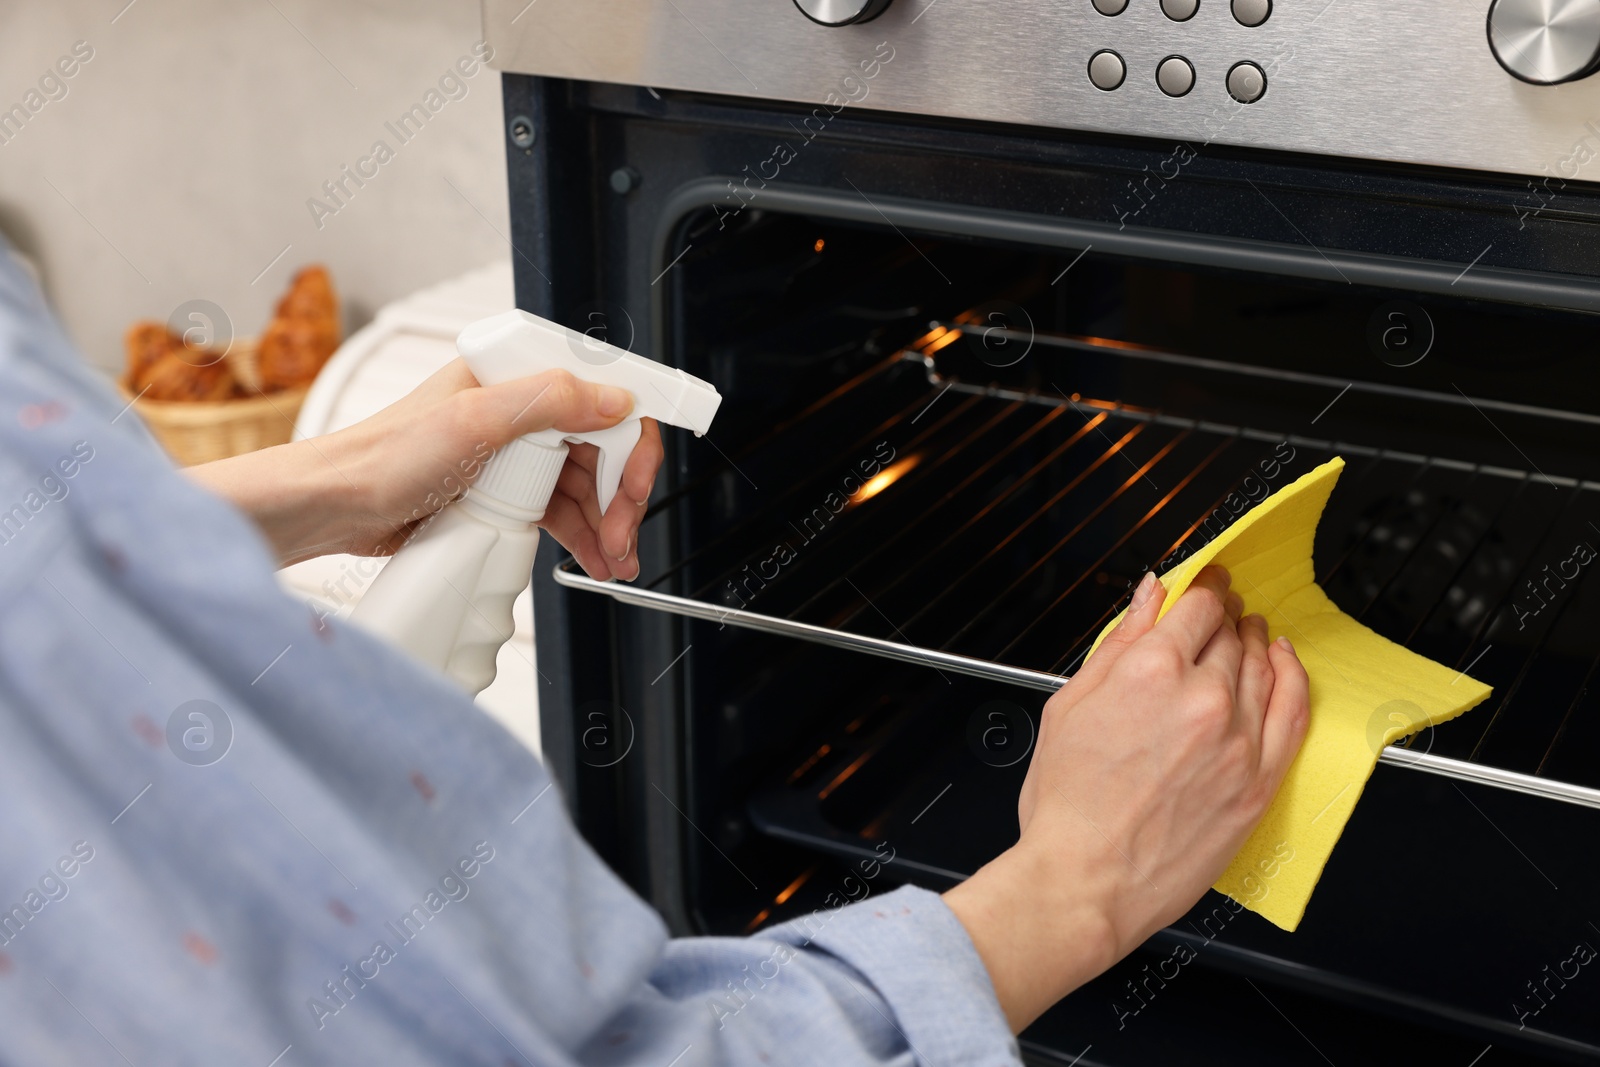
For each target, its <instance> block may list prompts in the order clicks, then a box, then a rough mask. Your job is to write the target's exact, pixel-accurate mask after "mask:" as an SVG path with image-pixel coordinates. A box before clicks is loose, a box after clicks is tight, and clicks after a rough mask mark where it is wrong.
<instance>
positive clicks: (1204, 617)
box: [1156, 564, 1229, 663]
mask: <svg viewBox="0 0 1600 1067" xmlns="http://www.w3.org/2000/svg"><path fill="white" fill-rule="evenodd" d="M1228 581H1229V577H1228V572H1227V571H1226V570H1224V569H1223V568H1222V567H1218V566H1216V565H1215V564H1213V565H1212V566H1209V567H1206V568H1205V569H1204V570H1202V571H1201V572H1200V573H1199V574H1198V575H1196V576H1195V579H1194V581H1193V582H1191V583H1189V588H1188V589H1186V590H1185V591H1184V594H1183V596H1181V597H1179V598H1178V602H1177V603H1176V604H1174V605H1173V606H1172V609H1171V610H1170V611H1168V612H1167V613H1166V615H1164V616H1162V618H1161V622H1160V623H1159V624H1158V625H1157V626H1156V629H1157V631H1159V632H1162V633H1165V634H1167V635H1168V636H1169V637H1170V638H1171V639H1172V640H1173V641H1175V642H1176V643H1177V645H1178V648H1179V650H1180V651H1181V652H1182V653H1183V654H1184V657H1185V658H1186V659H1188V660H1189V662H1191V663H1193V662H1195V661H1197V660H1198V659H1199V658H1200V651H1201V650H1202V649H1203V648H1205V647H1206V644H1207V643H1208V642H1210V640H1211V637H1212V635H1213V634H1215V633H1216V632H1217V628H1218V627H1220V626H1221V625H1223V623H1224V622H1226V621H1227V619H1228V613H1227V604H1228Z"/></svg>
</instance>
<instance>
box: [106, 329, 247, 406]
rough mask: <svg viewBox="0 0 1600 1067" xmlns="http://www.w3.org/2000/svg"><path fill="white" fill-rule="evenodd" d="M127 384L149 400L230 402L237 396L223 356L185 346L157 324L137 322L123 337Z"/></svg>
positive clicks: (229, 370)
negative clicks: (126, 358) (126, 362)
mask: <svg viewBox="0 0 1600 1067" xmlns="http://www.w3.org/2000/svg"><path fill="white" fill-rule="evenodd" d="M123 343H124V347H125V348H126V350H127V357H128V384H129V387H130V388H131V389H132V390H133V392H134V393H135V394H137V395H139V396H142V397H146V398H148V399H150V400H229V399H231V398H233V397H235V396H238V395H240V389H239V383H238V380H237V379H236V378H235V377H234V374H233V369H232V368H231V367H230V366H229V365H228V363H227V361H226V360H224V359H223V358H222V353H220V352H215V351H212V350H211V349H206V348H195V347H192V346H189V345H185V344H184V342H183V339H182V338H181V337H179V336H178V335H177V334H174V333H173V332H172V331H170V330H168V329H167V328H166V326H164V325H162V324H161V323H159V322H136V323H134V324H133V325H132V326H130V327H128V332H127V334H126V335H124V338H123Z"/></svg>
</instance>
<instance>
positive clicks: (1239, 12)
mask: <svg viewBox="0 0 1600 1067" xmlns="http://www.w3.org/2000/svg"><path fill="white" fill-rule="evenodd" d="M1270 14H1272V0H1233V17H1234V19H1235V20H1236V21H1237V22H1238V23H1239V25H1241V26H1259V25H1261V24H1262V23H1263V22H1265V21H1267V16H1268V15H1270Z"/></svg>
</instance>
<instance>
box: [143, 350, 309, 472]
mask: <svg viewBox="0 0 1600 1067" xmlns="http://www.w3.org/2000/svg"><path fill="white" fill-rule="evenodd" d="M224 358H226V359H227V361H228V364H229V366H231V367H232V368H233V372H234V375H235V376H236V377H237V378H238V379H239V381H240V382H242V383H243V384H244V385H245V387H246V388H247V389H249V390H251V391H252V392H253V393H254V394H255V395H253V396H248V397H243V398H241V399H238V400H192V401H191V400H145V399H143V398H136V397H135V396H134V392H133V390H132V389H130V388H129V387H128V379H127V375H126V374H124V375H123V376H122V377H121V378H119V379H117V391H118V392H120V393H121V394H122V398H123V399H124V400H127V401H129V402H130V403H131V405H132V407H133V410H134V411H137V412H138V413H139V417H140V418H142V419H143V420H144V421H145V424H146V425H148V426H149V427H150V429H151V431H152V432H153V433H154V434H155V435H156V440H158V441H160V442H161V445H162V447H164V448H165V449H166V450H167V452H168V453H169V454H171V456H172V458H173V459H175V460H177V461H178V464H179V465H180V466H183V467H192V466H194V465H195V464H197V463H209V462H210V461H211V460H214V459H226V458H227V457H229V456H237V455H240V454H242V453H245V452H254V451H255V450H256V449H258V448H267V447H269V446H271V445H281V444H286V443H287V442H288V441H289V438H290V437H291V435H293V433H294V420H295V418H296V417H297V416H298V415H299V414H300V405H301V404H302V403H304V402H305V399H306V393H308V392H309V391H310V389H309V387H301V388H298V389H283V390H280V391H278V392H275V393H263V392H261V391H260V379H259V378H258V377H257V375H256V339H255V338H253V337H240V338H235V339H234V342H233V345H232V346H231V347H230V348H229V349H228V354H227V356H226V357H224Z"/></svg>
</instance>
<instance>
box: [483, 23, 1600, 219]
mask: <svg viewBox="0 0 1600 1067" xmlns="http://www.w3.org/2000/svg"><path fill="white" fill-rule="evenodd" d="M1271 7H1272V10H1271V15H1270V16H1269V17H1268V18H1267V20H1266V22H1264V23H1263V24H1261V25H1259V26H1256V27H1246V26H1243V25H1241V24H1240V23H1239V22H1238V21H1237V20H1236V19H1235V18H1234V17H1233V15H1232V13H1231V11H1230V4H1229V2H1228V0H1201V3H1200V5H1199V9H1198V11H1197V12H1196V13H1195V15H1194V16H1193V17H1192V18H1189V19H1187V20H1186V21H1183V22H1174V21H1173V20H1171V19H1169V18H1167V17H1166V16H1165V15H1164V14H1163V13H1162V11H1161V8H1160V6H1159V5H1158V4H1157V3H1156V0H1129V2H1128V4H1127V6H1126V9H1125V10H1123V12H1122V13H1121V14H1119V15H1116V16H1115V17H1107V16H1105V15H1102V14H1100V13H1099V12H1098V11H1097V10H1096V8H1095V5H1094V3H1093V2H1092V0H1042V2H1041V0H1034V2H1031V3H1005V4H994V3H987V4H986V3H972V2H970V0H895V2H894V3H892V4H890V6H889V8H888V10H887V11H886V12H885V13H884V14H883V15H881V16H880V17H878V18H876V19H874V20H872V21H871V22H867V23H864V24H856V25H849V26H844V27H840V28H829V27H825V26H822V25H819V24H817V23H815V22H813V21H811V20H810V19H808V18H807V17H806V16H805V15H803V14H802V13H801V12H800V11H799V10H798V9H797V8H796V7H795V5H794V4H792V3H788V2H785V0H766V2H763V3H752V2H750V0H586V2H584V3H579V2H577V0H542V2H539V3H530V2H529V0H483V12H484V24H485V27H486V33H487V38H488V41H489V42H490V44H491V45H492V46H493V48H494V59H493V65H494V66H496V67H498V68H499V69H501V70H505V71H516V72H520V73H527V74H541V75H549V76H554V77H563V78H573V79H579V80H585V81H598V82H613V83H620V84H627V85H638V86H648V87H653V88H657V89H684V90H693V91H700V92H708V93H719V94H727V95H732V96H742V97H755V98H760V99H769V100H785V101H792V102H795V103H800V104H805V105H808V106H812V107H816V108H820V109H823V110H822V111H820V112H819V115H827V114H829V111H828V110H827V109H826V105H827V103H828V102H830V101H831V102H833V106H835V107H839V106H859V107H863V108H871V109H879V110H884V111H898V112H909V113H912V114H920V115H936V116H941V117H946V118H956V119H974V120H980V121H984V122H996V123H1018V124H1023V125H1029V126H1049V127H1060V128H1064V129H1075V130H1090V131H1096V132H1102V133H1116V134H1128V135H1133V136H1140V137H1151V138H1161V139H1167V140H1172V141H1175V142H1176V141H1182V142H1187V143H1188V144H1189V145H1190V146H1191V147H1192V148H1194V149H1196V150H1203V148H1204V146H1205V145H1207V144H1210V143H1219V144H1228V145H1241V146H1249V147H1255V148H1267V149H1280V150H1287V151H1294V152H1309V153H1316V154H1323V155H1334V156H1346V157H1351V158H1361V159H1373V160H1389V161H1394V162H1401V163H1417V164H1432V165H1438V166H1446V167H1463V168H1470V169H1475V170H1487V171H1500V172H1507V173H1514V174H1522V175H1531V176H1535V177H1538V178H1540V179H1544V178H1546V177H1551V178H1553V179H1557V180H1552V181H1551V182H1550V184H1549V186H1548V187H1544V186H1543V185H1542V183H1541V188H1542V189H1543V190H1544V191H1543V192H1542V193H1541V195H1540V198H1539V199H1538V200H1536V201H1533V202H1532V203H1533V204H1534V206H1538V205H1539V204H1541V203H1543V202H1545V200H1547V199H1548V196H1549V195H1550V193H1553V192H1556V191H1558V190H1559V188H1560V180H1568V179H1579V180H1597V179H1600V165H1597V164H1595V163H1593V162H1590V160H1591V159H1592V158H1594V157H1596V156H1600V80H1597V79H1595V78H1592V77H1591V78H1587V79H1581V80H1578V81H1571V82H1567V83H1565V84H1560V85H1534V84H1530V83H1528V82H1525V81H1521V80H1519V79H1518V78H1515V77H1513V76H1512V75H1511V74H1509V73H1508V72H1507V71H1506V70H1505V69H1503V68H1502V67H1501V65H1500V63H1499V62H1498V61H1497V60H1496V59H1495V57H1494V55H1493V53H1492V52H1491V49H1490V46H1489V34H1488V31H1487V21H1486V17H1487V12H1488V8H1489V0H1428V2H1413V3H1396V2H1394V0H1277V2H1276V3H1274V4H1272V6H1271ZM880 42H885V44H884V45H883V47H882V48H881V49H880V48H879V45H880ZM1103 49H1105V50H1111V51H1114V52H1116V53H1117V54H1118V55H1119V56H1120V57H1121V59H1122V61H1123V62H1124V64H1125V66H1126V77H1125V79H1124V80H1123V82H1122V83H1121V85H1120V86H1119V87H1118V88H1116V89H1113V90H1111V91H1105V90H1102V89H1099V88H1096V86H1095V85H1094V84H1093V83H1092V82H1091V81H1090V78H1089V62H1090V58H1091V57H1092V56H1094V55H1095V54H1096V53H1097V52H1099V51H1101V50H1103ZM1174 55H1177V56H1182V57H1184V58H1185V59H1187V60H1188V61H1189V62H1190V64H1192V66H1193V68H1194V72H1195V82H1194V88H1193V90H1192V91H1190V92H1188V93H1187V94H1186V95H1184V96H1181V97H1173V96H1169V95H1167V94H1166V93H1165V92H1164V91H1163V90H1162V89H1161V88H1160V87H1159V86H1158V85H1157V81H1156V70H1157V67H1158V65H1159V64H1161V62H1162V61H1163V60H1164V59H1166V58H1167V57H1170V56H1174ZM886 57H889V58H887V61H885V58H886ZM1241 62H1252V63H1255V64H1257V65H1258V66H1259V67H1260V68H1262V70H1263V71H1264V72H1265V74H1266V79H1267V88H1266V92H1265V94H1264V95H1263V96H1262V97H1261V98H1260V99H1259V100H1257V101H1256V102H1255V103H1252V104H1240V103H1238V102H1236V101H1235V100H1234V98H1233V97H1232V96H1230V95H1229V92H1228V89H1227V84H1226V83H1227V78H1228V73H1229V71H1230V70H1231V69H1232V68H1233V67H1234V65H1235V64H1238V63H1241ZM865 72H871V73H872V74H873V75H874V76H873V77H870V78H868V77H866V76H865ZM796 125H797V127H798V125H799V123H798V120H797V123H796ZM804 136H805V135H804V133H803V132H797V137H804ZM769 177H770V175H769Z"/></svg>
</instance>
